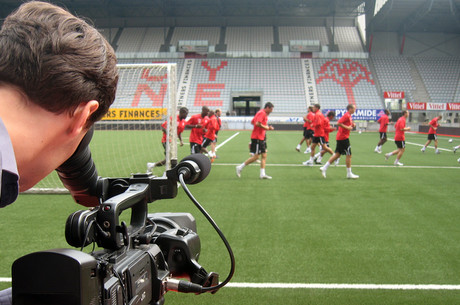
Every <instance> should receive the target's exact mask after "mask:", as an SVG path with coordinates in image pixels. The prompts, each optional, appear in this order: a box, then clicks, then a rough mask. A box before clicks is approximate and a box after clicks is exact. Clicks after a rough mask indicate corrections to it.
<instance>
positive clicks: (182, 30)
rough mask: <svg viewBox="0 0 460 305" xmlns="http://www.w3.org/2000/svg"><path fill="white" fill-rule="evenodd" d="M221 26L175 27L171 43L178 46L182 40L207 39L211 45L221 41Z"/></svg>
mask: <svg viewBox="0 0 460 305" xmlns="http://www.w3.org/2000/svg"><path fill="white" fill-rule="evenodd" d="M219 36H220V28H218V27H175V28H174V33H173V35H172V38H171V45H173V46H177V45H178V43H179V41H180V40H207V41H208V43H209V45H213V46H215V45H217V44H218V43H219Z"/></svg>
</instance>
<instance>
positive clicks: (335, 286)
mask: <svg viewBox="0 0 460 305" xmlns="http://www.w3.org/2000/svg"><path fill="white" fill-rule="evenodd" d="M226 287H232V288H262V289H263V288H271V289H273V288H274V289H368V290H460V285H436V284H428V285H423V284H320V283H318V284H316V283H305V284H303V283H291V284H289V283H232V282H230V283H228V284H227V285H226Z"/></svg>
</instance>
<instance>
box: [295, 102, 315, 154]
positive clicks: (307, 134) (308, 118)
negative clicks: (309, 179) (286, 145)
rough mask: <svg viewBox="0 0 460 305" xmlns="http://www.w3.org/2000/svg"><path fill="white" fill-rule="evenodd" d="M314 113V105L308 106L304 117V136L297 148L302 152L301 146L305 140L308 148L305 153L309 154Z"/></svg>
mask: <svg viewBox="0 0 460 305" xmlns="http://www.w3.org/2000/svg"><path fill="white" fill-rule="evenodd" d="M314 116H315V115H314V113H313V106H309V107H308V113H307V115H305V116H304V117H303V120H304V122H305V123H304V124H303V137H302V140H300V143H299V144H297V147H296V148H295V150H297V151H298V152H300V148H301V147H302V143H303V142H305V143H306V144H307V149H306V150H305V153H306V154H308V153H309V152H310V151H311V150H310V145H311V141H312V138H313V127H312V126H311V123H312V122H313V118H314Z"/></svg>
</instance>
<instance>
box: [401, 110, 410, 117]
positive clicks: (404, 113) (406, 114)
mask: <svg viewBox="0 0 460 305" xmlns="http://www.w3.org/2000/svg"><path fill="white" fill-rule="evenodd" d="M402 116H403V117H405V118H407V117H408V116H409V111H407V110H403V112H402Z"/></svg>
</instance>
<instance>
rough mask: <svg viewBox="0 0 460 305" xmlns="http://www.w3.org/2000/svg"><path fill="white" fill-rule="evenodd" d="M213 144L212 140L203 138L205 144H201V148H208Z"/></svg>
mask: <svg viewBox="0 0 460 305" xmlns="http://www.w3.org/2000/svg"><path fill="white" fill-rule="evenodd" d="M211 143H212V140H210V139H208V138H203V143H201V147H203V148H206V147H208V146H209V145H210V144H211Z"/></svg>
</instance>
